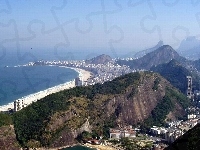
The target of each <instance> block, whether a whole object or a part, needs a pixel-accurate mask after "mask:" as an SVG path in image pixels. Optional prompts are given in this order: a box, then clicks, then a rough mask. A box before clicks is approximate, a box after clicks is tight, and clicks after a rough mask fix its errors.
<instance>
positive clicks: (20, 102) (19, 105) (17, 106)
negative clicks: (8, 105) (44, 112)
mask: <svg viewBox="0 0 200 150" xmlns="http://www.w3.org/2000/svg"><path fill="white" fill-rule="evenodd" d="M22 108H24V100H23V99H22V100H20V99H19V100H16V101H14V111H19V110H21V109H22Z"/></svg>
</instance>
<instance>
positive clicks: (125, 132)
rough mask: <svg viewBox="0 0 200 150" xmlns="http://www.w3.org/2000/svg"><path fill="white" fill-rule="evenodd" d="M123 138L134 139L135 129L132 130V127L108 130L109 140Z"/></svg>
mask: <svg viewBox="0 0 200 150" xmlns="http://www.w3.org/2000/svg"><path fill="white" fill-rule="evenodd" d="M123 137H128V138H135V137H136V131H135V129H133V128H132V126H130V127H125V128H120V129H112V128H111V129H110V139H121V138H123Z"/></svg>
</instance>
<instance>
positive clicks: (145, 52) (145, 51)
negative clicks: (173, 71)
mask: <svg viewBox="0 0 200 150" xmlns="http://www.w3.org/2000/svg"><path fill="white" fill-rule="evenodd" d="M163 45H164V44H163V41H159V42H158V44H157V45H155V46H154V47H151V48H148V49H145V50H142V51H139V52H137V53H135V54H134V56H133V57H134V58H140V57H143V56H145V55H146V54H148V53H150V52H153V51H155V50H156V49H158V48H159V47H161V46H163ZM129 56H130V55H129Z"/></svg>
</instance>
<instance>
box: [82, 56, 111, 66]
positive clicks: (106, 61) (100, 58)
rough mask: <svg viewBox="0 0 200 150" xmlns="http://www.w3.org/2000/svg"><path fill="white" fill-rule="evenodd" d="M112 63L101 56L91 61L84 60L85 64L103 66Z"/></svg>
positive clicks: (108, 57) (106, 57)
mask: <svg viewBox="0 0 200 150" xmlns="http://www.w3.org/2000/svg"><path fill="white" fill-rule="evenodd" d="M110 61H112V58H111V57H110V56H108V55H105V54H102V55H99V56H97V57H94V58H92V59H89V60H86V61H85V62H86V63H89V64H105V63H108V62H110Z"/></svg>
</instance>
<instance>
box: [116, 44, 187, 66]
mask: <svg viewBox="0 0 200 150" xmlns="http://www.w3.org/2000/svg"><path fill="white" fill-rule="evenodd" d="M172 59H175V60H177V61H180V62H181V63H186V59H185V58H183V57H181V56H179V54H178V53H177V52H176V51H175V50H174V49H173V48H172V47H171V46H169V45H163V46H161V47H159V48H158V49H156V50H155V51H152V52H150V53H148V54H146V55H145V56H143V57H141V58H139V59H134V60H129V61H125V60H119V61H118V62H117V63H118V64H120V65H123V64H124V65H127V66H130V68H133V69H146V70H149V69H150V68H151V67H152V66H157V65H159V64H163V63H168V62H169V61H171V60H172Z"/></svg>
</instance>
